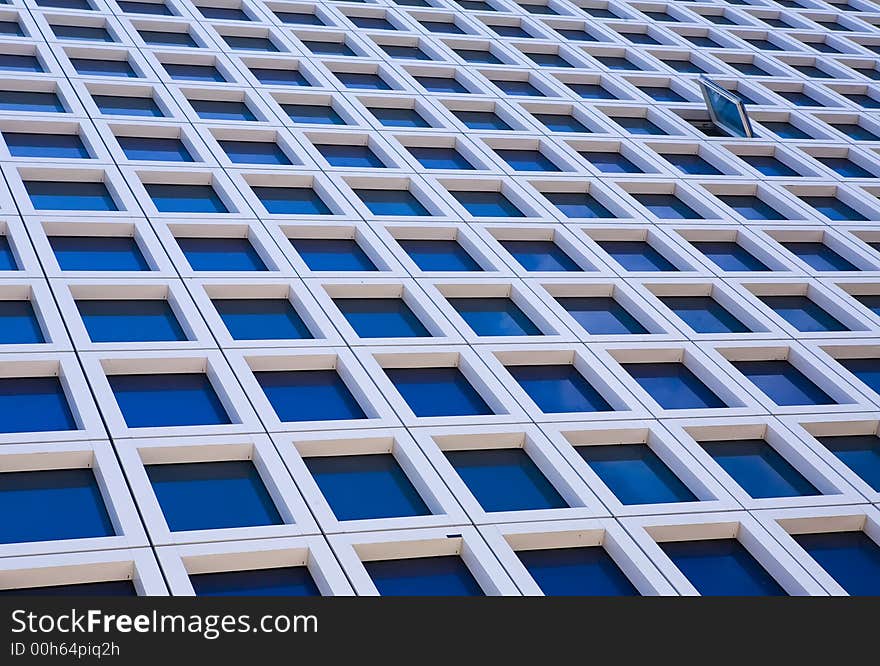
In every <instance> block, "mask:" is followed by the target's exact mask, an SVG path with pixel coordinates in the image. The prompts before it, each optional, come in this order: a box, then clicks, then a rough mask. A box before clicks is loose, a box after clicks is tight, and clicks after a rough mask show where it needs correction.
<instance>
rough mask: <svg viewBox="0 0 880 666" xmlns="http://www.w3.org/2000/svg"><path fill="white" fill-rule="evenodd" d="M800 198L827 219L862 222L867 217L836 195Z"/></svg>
mask: <svg viewBox="0 0 880 666" xmlns="http://www.w3.org/2000/svg"><path fill="white" fill-rule="evenodd" d="M800 199H801V201H803V202H804V203H805V204H807V205H808V206H812V207H813V208H815V209H816V210H817V211H819V212H820V213H822V215H824V216H825V217H827V218H828V219H829V220H835V221H840V222H864V221H866V220H867V219H868V218H867V217H865V216H864V215H862V214H861V213H860V212H858V211H857V210H856V209H854V208H853V207H852V206H849V205H847V204H845V203H843V202H842V201H841V200H840V199H837V198H836V197H801V198H800Z"/></svg>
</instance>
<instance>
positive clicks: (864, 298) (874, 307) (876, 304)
mask: <svg viewBox="0 0 880 666" xmlns="http://www.w3.org/2000/svg"><path fill="white" fill-rule="evenodd" d="M850 296H852V297H853V298H854V299H856V300H857V301H858V302H859V303H861V304H862V305H864V306H865V307H866V308H868V309H869V310H870V311H871V312H873V313H874V314H880V295H877V294H850Z"/></svg>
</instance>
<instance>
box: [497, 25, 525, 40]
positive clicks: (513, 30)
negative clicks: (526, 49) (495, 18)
mask: <svg viewBox="0 0 880 666" xmlns="http://www.w3.org/2000/svg"><path fill="white" fill-rule="evenodd" d="M489 27H490V28H492V30H493V31H494V32H495V33H497V34H499V35H501V36H502V37H519V38H520V39H531V37H532V35H531V34H530V33H529V32H528V31H526V30H525V29H524V28H523V27H522V26H519V25H504V24H500V23H499V24H497V25H490V26H489Z"/></svg>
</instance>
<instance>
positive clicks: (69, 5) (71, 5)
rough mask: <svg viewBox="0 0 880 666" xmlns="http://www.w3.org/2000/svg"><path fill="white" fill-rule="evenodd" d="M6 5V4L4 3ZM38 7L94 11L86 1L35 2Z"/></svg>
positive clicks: (47, 0)
mask: <svg viewBox="0 0 880 666" xmlns="http://www.w3.org/2000/svg"><path fill="white" fill-rule="evenodd" d="M4 4H6V3H4ZM37 4H38V5H39V6H40V7H55V8H57V9H78V10H81V11H84V12H91V11H94V7H92V5H91V4H90V3H88V2H86V0H37Z"/></svg>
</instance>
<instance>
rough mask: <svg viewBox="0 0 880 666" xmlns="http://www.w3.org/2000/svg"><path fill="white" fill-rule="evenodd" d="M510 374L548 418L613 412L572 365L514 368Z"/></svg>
mask: <svg viewBox="0 0 880 666" xmlns="http://www.w3.org/2000/svg"><path fill="white" fill-rule="evenodd" d="M507 371H508V372H509V373H510V374H511V376H512V377H513V378H514V379H515V380H516V382H517V383H518V384H519V385H520V386H521V387H522V389H523V390H524V391H525V392H526V393H527V394H528V395H529V397H530V398H531V399H532V400H534V401H535V404H536V405H538V408H539V409H540V410H541V411H542V412H544V413H545V414H562V413H567V412H610V411H614V408H613V407H612V406H611V405H609V404H608V401H607V400H605V398H603V397H602V395H601V394H600V393H599V391H597V390H596V389H595V388H593V386H592V385H591V384H590V383H589V382H588V381H587V380H586V379H585V378H584V376H583V375H582V374H581V373H580V372H579V371H578V370H577V369H576V368H575V367H574V366H573V365H512V366H507Z"/></svg>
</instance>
